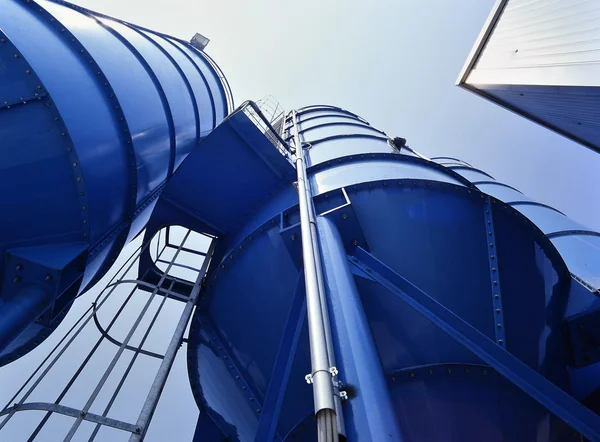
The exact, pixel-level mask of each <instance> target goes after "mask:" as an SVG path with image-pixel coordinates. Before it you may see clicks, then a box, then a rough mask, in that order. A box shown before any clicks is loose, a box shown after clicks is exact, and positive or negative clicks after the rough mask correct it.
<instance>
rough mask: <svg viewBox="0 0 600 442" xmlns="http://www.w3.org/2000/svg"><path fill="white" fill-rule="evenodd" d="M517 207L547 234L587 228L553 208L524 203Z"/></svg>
mask: <svg viewBox="0 0 600 442" xmlns="http://www.w3.org/2000/svg"><path fill="white" fill-rule="evenodd" d="M515 208H516V209H517V210H518V211H519V212H521V213H522V214H523V215H525V216H526V217H527V218H529V219H530V220H531V221H533V222H534V224H535V225H536V226H538V227H539V228H540V229H541V230H542V232H544V233H545V234H547V235H548V234H551V233H555V232H560V231H563V230H585V227H584V226H582V225H581V224H579V223H576V222H575V221H573V220H571V219H570V218H567V217H566V216H564V215H561V214H560V213H558V212H557V211H555V210H553V209H549V208H546V207H540V206H533V205H524V204H519V205H517V206H516V207H515Z"/></svg>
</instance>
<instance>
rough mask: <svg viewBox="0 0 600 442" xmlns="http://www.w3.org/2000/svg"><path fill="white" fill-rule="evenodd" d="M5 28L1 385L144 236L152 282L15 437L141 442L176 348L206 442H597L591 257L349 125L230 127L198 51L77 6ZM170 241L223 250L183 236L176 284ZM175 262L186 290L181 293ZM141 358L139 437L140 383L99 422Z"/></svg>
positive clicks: (9, 16)
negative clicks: (145, 361) (156, 345)
mask: <svg viewBox="0 0 600 442" xmlns="http://www.w3.org/2000/svg"><path fill="white" fill-rule="evenodd" d="M0 7H1V14H2V23H1V25H2V26H1V29H2V31H1V33H0V112H1V113H0V128H1V129H0V130H1V132H0V133H1V134H2V141H3V144H2V147H1V148H0V156H1V159H2V163H1V164H2V172H3V173H2V174H0V190H1V191H2V193H1V194H0V195H1V198H2V207H3V208H4V209H5V210H4V211H3V217H2V219H1V221H0V247H1V250H0V252H1V254H0V257H1V258H0V269H2V272H3V273H2V276H3V280H2V291H1V292H0V351H1V352H2V353H0V364H2V363H6V362H9V361H11V360H13V359H14V358H16V357H19V356H20V355H22V354H23V353H24V352H26V351H29V350H30V349H31V348H32V347H34V346H35V345H37V344H38V343H39V342H40V341H41V340H42V339H43V338H44V337H45V336H47V334H48V333H49V332H51V331H52V330H53V329H54V328H55V327H56V325H57V324H58V323H59V322H60V320H61V319H62V317H63V316H64V315H65V314H66V312H67V311H68V309H69V306H70V305H71V303H72V302H73V300H74V299H75V297H76V296H77V295H78V294H81V293H82V292H83V291H84V290H86V289H88V288H90V287H91V286H93V285H94V284H95V283H96V282H97V281H98V280H99V279H100V277H101V276H102V275H103V274H104V273H105V272H106V270H107V269H108V268H109V267H110V266H111V264H112V263H113V262H114V260H115V258H116V256H117V254H118V253H119V252H120V251H121V250H122V248H123V246H124V244H126V243H127V242H128V241H129V240H131V239H132V238H134V237H135V236H137V235H139V234H143V245H142V247H140V249H139V253H140V255H137V254H136V255H132V256H135V259H132V260H131V261H132V262H131V264H130V265H129V267H133V266H134V263H135V269H136V270H137V276H134V277H133V278H134V279H125V276H123V274H122V275H121V276H120V277H119V278H120V279H119V280H118V281H117V282H115V283H111V284H109V286H107V287H106V288H108V287H110V286H112V287H117V286H118V285H119V284H124V285H127V286H129V287H130V288H131V292H130V295H129V297H127V298H126V300H125V301H123V304H122V307H123V306H125V304H126V303H127V302H128V300H129V299H130V297H131V296H133V294H134V292H135V293H136V294H138V295H139V294H141V295H142V297H143V298H144V299H145V302H146V303H145V305H144V306H143V307H142V308H141V312H140V313H139V316H137V318H135V319H134V320H132V322H133V325H132V326H131V329H130V330H129V331H128V333H127V334H126V336H125V338H124V339H123V340H122V341H121V340H119V339H117V338H114V337H112V336H111V335H110V334H109V332H110V330H109V328H110V327H111V325H112V322H111V325H109V326H107V327H106V328H105V329H104V328H102V326H101V324H100V323H99V322H96V326H97V327H98V330H100V332H101V335H102V336H101V337H100V338H99V339H98V341H97V344H96V345H95V346H94V347H93V348H92V350H90V352H89V354H88V357H86V358H85V359H84V361H83V362H82V363H81V365H80V366H79V368H77V369H75V374H74V375H73V377H72V378H71V380H70V381H69V382H68V383H67V386H66V387H64V389H63V392H62V393H61V394H60V395H59V396H58V399H56V400H55V402H54V403H50V402H28V401H29V400H30V399H29V398H30V395H31V394H32V392H34V390H35V388H36V387H37V385H38V383H37V382H38V380H41V379H43V378H44V376H45V375H46V373H48V370H45V371H43V372H42V373H41V374H40V375H39V377H38V379H37V380H36V381H34V383H33V387H31V388H29V389H28V390H27V391H26V392H25V393H24V394H23V395H22V396H21V398H20V399H18V402H12V401H9V403H8V404H7V405H6V406H5V407H4V408H3V409H2V410H0V416H6V418H3V420H2V421H1V422H0V430H2V428H3V426H4V425H5V424H7V422H8V421H9V419H11V418H12V416H14V415H15V414H16V413H18V412H22V411H32V410H37V411H44V412H45V413H46V414H45V417H44V418H42V420H41V421H40V423H39V424H38V427H37V428H35V429H34V430H33V435H32V437H31V438H32V439H33V438H34V437H35V435H37V434H39V431H40V429H41V427H43V426H44V425H45V424H46V422H47V421H48V419H49V417H50V415H57V414H60V415H61V417H62V416H68V417H69V418H70V419H71V421H69V424H71V423H72V425H71V428H70V429H69V430H68V433H67V435H66V436H65V439H64V440H66V441H70V440H72V438H74V437H76V435H75V433H76V432H78V431H79V429H80V427H81V426H82V424H83V423H84V421H86V423H89V422H92V423H94V424H95V425H96V429H95V430H94V431H95V433H94V436H90V439H92V438H93V437H95V434H97V431H98V429H99V427H100V426H102V425H104V426H105V427H106V426H108V427H111V428H113V429H117V430H119V431H123V432H125V434H126V436H129V437H130V438H131V439H130V440H131V441H132V442H140V441H142V440H143V439H144V437H145V435H146V432H147V431H148V428H149V424H150V420H151V418H152V416H153V414H154V412H155V410H156V407H157V404H158V400H159V397H160V393H161V392H162V389H163V388H164V387H165V383H166V380H167V376H168V374H169V372H170V370H171V367H172V365H173V363H174V360H175V355H176V354H177V349H178V348H179V347H180V346H181V345H182V344H183V342H186V345H187V367H188V375H189V380H190V386H191V390H192V393H193V395H194V398H195V399H196V402H197V405H198V407H199V409H200V416H199V419H198V422H197V427H196V435H195V438H194V440H196V441H209V442H212V441H222V440H232V441H233V440H240V441H258V442H261V441H273V440H275V441H283V440H285V441H314V440H319V442H328V441H337V440H339V439H342V440H348V441H353V442H357V441H383V440H392V441H451V442H454V441H480V440H486V441H488V440H489V441H493V442H496V441H497V442H500V441H531V440H536V441H544V442H546V441H548V442H550V441H555V440H560V441H581V440H582V439H583V438H584V437H585V438H587V439H588V440H594V441H596V440H600V417H599V416H598V412H600V405H599V404H600V399H599V398H600V376H598V374H599V370H600V367H599V366H598V363H599V362H600V351H599V350H598V342H600V333H598V331H597V330H598V327H597V325H596V324H597V323H598V320H599V319H600V317H599V316H600V299H599V298H598V296H597V295H598V290H599V289H600V259H599V255H598V252H597V250H598V249H600V244H599V241H598V237H599V236H600V234H599V233H598V232H594V231H591V230H589V229H587V228H585V227H584V226H581V225H579V224H577V223H575V222H573V221H571V220H569V219H568V218H567V217H566V216H565V215H563V214H562V213H561V212H559V211H557V210H556V209H554V208H552V207H549V206H547V205H544V204H541V203H537V202H535V201H532V200H530V199H528V198H527V197H525V196H524V195H523V194H521V193H520V192H519V191H518V190H516V189H514V188H512V187H510V186H508V185H505V184H503V183H500V182H498V181H496V180H495V179H494V178H493V177H492V176H490V175H489V174H487V173H486V172H484V171H481V170H478V169H476V168H474V167H472V166H471V165H469V164H468V163H466V162H464V161H461V160H458V159H455V158H450V157H438V158H432V159H428V158H426V157H424V156H423V155H421V154H419V153H418V152H416V151H414V150H413V149H412V148H411V147H409V146H408V145H407V143H406V140H404V139H403V138H401V137H390V136H388V135H387V134H386V133H384V132H382V131H380V130H378V129H376V128H374V127H373V126H371V125H370V124H369V123H368V122H367V121H366V120H364V119H363V118H361V117H359V116H358V115H357V114H354V113H352V112H349V111H347V110H344V109H341V108H338V107H334V106H327V105H315V106H308V107H304V108H301V109H298V110H294V111H291V112H289V113H288V114H282V115H280V116H279V117H278V118H277V117H275V118H271V119H270V118H267V117H266V116H265V114H264V113H263V111H262V110H261V108H260V107H259V106H257V105H256V104H255V103H253V102H246V103H244V104H243V105H241V106H240V107H239V108H238V109H236V110H235V111H233V112H231V113H229V111H231V110H232V102H231V93H230V91H229V88H228V86H227V83H226V81H225V79H224V77H223V75H222V73H221V72H220V70H219V69H218V67H217V66H216V65H215V64H214V62H213V61H212V60H211V59H210V58H209V57H208V56H207V55H206V54H205V53H204V52H203V51H202V50H201V49H199V47H201V45H202V38H200V37H198V38H197V39H195V40H194V41H195V43H193V44H192V43H188V42H185V41H182V40H179V39H176V38H174V37H170V36H166V35H163V34H160V33H157V32H154V31H151V30H148V29H145V28H141V27H139V26H135V25H132V24H130V23H126V22H123V21H119V20H115V19H113V18H110V17H106V16H104V15H101V14H97V13H94V12H92V11H89V10H86V9H83V8H80V7H77V6H74V5H71V4H68V3H65V2H61V1H43V2H42V1H32V0H23V1H18V0H0ZM41 49H44V50H41ZM2 97H5V98H2ZM177 226H182V227H184V228H186V229H190V230H192V231H194V232H195V233H201V234H203V235H205V237H204V240H205V242H206V244H210V246H207V248H206V249H202V250H200V249H201V248H200V247H198V249H197V250H195V249H194V248H193V247H194V246H195V244H192V245H191V246H189V247H190V248H188V244H187V243H185V241H187V238H188V236H189V235H190V233H191V232H190V231H188V232H187V234H186V235H185V238H184V240H183V242H182V243H181V244H180V245H179V247H178V248H177V252H176V253H175V254H174V255H173V256H172V257H171V258H169V259H170V260H171V261H170V262H169V261H167V263H168V264H167V265H168V267H166V269H165V268H164V267H163V268H161V267H160V266H159V265H158V264H159V258H158V257H159V256H160V255H159V254H158V252H157V255H156V256H152V253H151V250H150V247H149V246H150V245H151V244H153V243H152V241H153V240H154V239H155V238H156V236H157V234H158V235H160V233H159V232H162V231H164V230H165V229H170V228H171V227H177ZM143 229H145V231H144V232H143V233H141V232H142V230H143ZM167 231H169V230H167ZM199 237H201V235H197V236H196V239H197V238H199ZM199 241H200V240H199ZM160 242H161V240H160V238H158V241H157V244H159V243H160ZM168 244H169V239H168V238H167V240H166V241H165V245H164V249H163V250H165V249H166V248H167V245H168ZM184 244H185V247H184ZM206 244H204V245H206ZM157 248H158V247H157ZM136 253H138V252H136ZM178 253H181V254H182V255H184V254H187V257H188V258H187V259H188V260H190V259H191V260H196V261H197V262H193V263H192V264H198V265H196V266H191V265H190V266H188V270H189V269H193V270H195V271H196V272H195V279H194V280H186V278H184V277H182V276H176V275H175V273H169V269H170V267H171V266H172V265H177V264H178V263H176V262H175V261H176V259H177V254H178ZM138 259H139V262H138ZM200 262H201V263H202V264H201V265H199V264H200ZM138 264H139V266H138ZM179 264H181V263H179ZM182 267H186V264H182ZM128 269H129V268H128ZM128 271H129V270H127V271H125V273H124V274H126V273H127V272H128ZM135 278H137V279H135ZM112 291H113V290H112V289H111V290H110V291H109V292H110V293H112ZM149 292H150V295H149V296H146V295H147V294H148V293H149ZM110 293H109V294H107V295H106V297H105V298H103V300H102V302H101V303H104V301H105V300H106V299H108V297H109V296H110ZM157 296H162V297H163V299H162V300H161V305H163V304H164V302H163V301H166V300H167V298H171V299H172V300H176V301H181V302H182V304H184V305H185V307H184V308H183V309H182V310H183V312H182V313H181V317H180V318H179V320H178V322H177V325H176V328H175V331H174V332H173V335H172V336H171V339H170V341H169V344H168V347H167V350H166V351H165V352H164V354H159V353H155V352H152V351H148V350H146V349H144V348H142V347H143V343H144V342H145V339H146V337H148V336H149V333H150V331H151V328H152V327H153V324H154V320H155V319H156V317H157V315H158V313H159V311H160V308H161V307H159V308H158V309H157V311H156V313H155V316H154V318H153V319H152V320H150V325H148V328H147V331H146V335H144V337H143V338H142V341H140V344H139V346H137V344H136V343H134V342H130V340H131V339H132V336H133V335H134V333H136V332H137V331H138V326H139V325H140V323H141V322H142V320H145V319H146V318H147V317H145V316H144V315H145V314H146V313H147V311H148V308H149V306H150V304H151V303H152V302H153V300H154V298H155V297H157ZM99 298H100V296H99V297H98V299H99ZM101 303H98V304H101ZM97 308H99V306H97V305H96V303H94V304H93V309H91V310H92V311H91V313H89V316H88V317H87V319H86V321H87V322H90V321H91V319H92V317H93V318H94V319H97V317H96V311H97ZM120 311H121V310H119V313H116V314H115V315H114V316H113V321H114V320H116V319H117V317H118V315H119V314H120ZM86 314H88V313H87V312H86V313H84V316H85V315H86ZM192 315H193V317H192ZM190 317H192V321H191V326H190V330H189V334H188V337H187V338H184V336H185V329H186V325H187V324H188V320H189V319H190ZM82 318H83V316H82ZM87 322H84V323H83V325H81V326H80V327H79V328H78V330H77V331H76V332H74V337H73V338H70V339H69V341H68V342H67V343H66V344H65V347H64V348H66V347H68V346H69V345H70V344H71V342H73V340H74V339H75V337H76V336H77V335H78V334H79V332H80V331H81V330H83V327H84V326H85V324H86V323H87ZM139 328H140V329H141V327H139ZM159 331H160V332H161V333H162V332H163V330H162V329H161V330H159ZM69 333H70V332H69ZM65 336H66V335H65ZM103 339H106V340H109V341H110V342H111V343H112V344H114V345H116V346H117V347H118V350H117V351H116V353H115V355H114V356H113V357H112V359H111V360H110V362H109V363H108V368H106V370H105V371H104V372H103V373H102V376H101V378H100V381H98V383H97V384H96V385H95V386H94V385H90V386H91V387H92V389H93V392H92V393H90V395H89V397H88V398H87V399H85V398H84V399H85V404H84V405H83V406H82V407H80V408H75V407H73V406H71V405H69V404H66V405H65V404H64V403H62V402H61V400H62V399H63V398H64V394H66V393H67V392H68V391H69V389H70V388H71V386H72V385H73V382H74V380H75V379H76V378H78V376H79V375H80V374H81V373H82V372H83V370H84V368H85V366H86V364H87V363H88V362H89V361H90V358H91V357H92V356H93V354H94V352H95V351H96V349H97V348H98V346H99V345H100V343H101V342H103ZM59 344H60V343H59ZM56 348H58V346H57V347H56ZM126 350H127V351H133V352H135V356H137V355H138V354H141V353H145V354H146V356H150V357H153V358H157V359H159V360H160V364H157V365H159V367H158V369H157V373H156V376H155V378H154V380H153V382H152V386H151V388H150V390H149V392H148V393H147V397H146V400H145V402H144V403H143V406H142V408H141V411H139V414H137V413H136V415H137V420H134V421H130V420H119V419H116V418H113V417H111V416H109V413H110V412H111V406H112V401H113V399H114V398H116V397H117V395H118V394H119V393H120V391H121V387H122V386H123V383H124V382H125V380H126V378H127V376H128V375H129V367H131V365H130V366H129V367H128V368H127V369H126V370H125V374H123V376H122V378H121V381H120V382H119V383H118V385H117V386H116V387H115V391H113V396H112V398H111V399H110V401H109V404H108V405H107V408H105V409H104V410H105V411H104V412H102V413H103V414H102V415H100V414H98V413H96V411H97V410H95V409H94V408H92V406H93V405H97V403H96V399H97V398H98V395H99V394H100V392H101V390H102V392H104V393H105V392H106V391H107V390H103V388H105V384H106V383H107V380H108V379H109V377H110V376H111V375H112V374H114V373H113V371H112V370H113V369H114V367H115V366H116V365H117V363H118V362H119V361H120V359H119V358H120V357H121V355H123V354H124V353H125V351H126ZM53 351H54V350H53ZM61 352H62V350H61ZM61 352H58V353H57V356H55V359H53V360H52V362H51V363H49V364H48V365H49V366H50V368H51V366H52V364H54V362H56V361H57V360H58V358H60V355H61ZM132 361H133V362H135V357H132V358H131V360H130V362H129V363H130V364H132ZM43 364H44V362H42V365H43ZM40 367H41V366H40ZM144 367H145V368H146V366H144ZM36 373H37V370H36V372H34V375H35V374H36ZM32 378H33V375H32ZM32 378H30V379H32ZM111 380H112V379H111ZM27 382H29V381H27ZM24 387H25V385H24V386H23V388H24ZM109 387H110V386H109ZM109 387H106V388H107V389H108V388H109ZM23 388H22V389H21V390H19V391H18V392H17V394H16V395H15V398H17V396H19V395H20V393H21V391H22V390H23ZM35 392H36V393H37V390H36V391H35ZM128 405H129V404H128ZM11 422H13V421H11ZM127 433H129V434H127ZM121 434H123V433H121ZM77 436H80V433H78V434H77Z"/></svg>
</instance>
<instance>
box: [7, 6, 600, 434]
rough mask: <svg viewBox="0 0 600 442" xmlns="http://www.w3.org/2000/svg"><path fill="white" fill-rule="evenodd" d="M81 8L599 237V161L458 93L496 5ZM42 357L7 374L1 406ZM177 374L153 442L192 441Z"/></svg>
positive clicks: (250, 89) (251, 95) (239, 97)
mask: <svg viewBox="0 0 600 442" xmlns="http://www.w3.org/2000/svg"><path fill="white" fill-rule="evenodd" d="M76 3H77V4H80V5H82V6H85V7H88V8H91V9H94V10H97V11H99V12H103V13H105V14H109V15H113V16H116V17H119V18H122V19H124V20H128V21H131V22H134V23H137V24H140V25H143V26H146V27H149V28H153V29H156V30H159V31H162V32H165V33H168V34H172V35H175V36H177V37H181V38H189V37H191V36H192V35H193V34H194V33H195V32H200V33H202V34H203V35H205V36H207V37H208V38H210V39H211V42H210V44H209V46H208V47H207V52H208V53H209V54H210V55H211V56H212V57H213V58H214V59H215V61H216V62H217V63H218V64H219V65H220V67H221V68H222V70H223V71H224V73H225V75H226V76H227V78H228V79H229V81H230V83H231V87H232V89H233V93H234V96H235V99H236V103H238V104H239V103H241V102H242V101H244V100H246V99H255V100H257V99H259V98H261V97H263V96H265V95H269V94H270V95H272V96H274V97H275V98H276V99H278V100H279V101H280V103H281V104H282V105H283V106H284V107H285V108H286V109H291V108H294V107H300V106H305V105H310V104H332V105H337V106H341V107H344V108H347V109H349V110H351V111H353V112H355V113H358V114H359V115H361V116H363V117H364V118H366V119H367V120H368V121H370V122H371V124H372V125H374V126H376V127H378V128H380V129H382V130H385V131H386V132H387V133H388V134H389V135H391V136H396V135H400V136H403V137H405V138H407V139H408V142H409V145H410V146H411V147H413V148H415V149H416V150H418V151H420V152H422V153H423V154H425V155H427V156H430V157H431V156H437V155H450V156H455V157H458V158H462V159H464V160H466V161H468V162H469V163H471V164H472V165H473V166H475V167H478V168H480V169H483V170H485V171H487V172H489V173H490V174H491V175H493V176H494V177H495V178H497V179H499V180H501V181H504V182H506V183H508V184H511V185H513V186H515V187H518V188H520V189H521V190H522V191H523V192H524V193H526V194H528V195H529V196H531V197H533V198H535V199H537V200H539V201H541V202H545V203H548V204H551V205H553V206H555V207H557V208H558V209H560V210H562V211H563V212H565V213H567V214H568V215H570V216H571V217H572V218H573V219H575V220H576V221H579V222H581V223H583V224H587V225H588V226H590V227H592V228H594V229H596V230H600V216H599V215H600V206H599V205H598V204H596V194H597V190H598V188H599V180H600V178H599V174H598V172H597V171H598V170H600V156H599V155H598V154H595V153H593V152H591V151H589V150H588V149H586V148H584V147H582V146H579V145H577V144H575V143H572V142H570V141H568V140H566V139H564V138H562V137H561V136H559V135H556V134H554V133H552V132H550V131H548V130H547V129H544V128H542V127H539V126H537V125H536V124H534V123H531V122H529V121H526V120H524V119H523V118H521V117H519V116H517V115H513V114H512V113H510V112H509V111H507V110H504V109H502V108H500V107H498V106H496V105H494V104H492V103H489V102H487V101H485V100H483V99H481V98H479V97H476V96H474V95H472V94H470V93H469V92H466V91H464V90H461V89H459V88H458V87H456V86H454V83H455V81H456V78H457V76H458V74H459V72H460V70H461V67H462V65H463V63H464V62H465V59H466V57H467V55H468V53H469V51H470V49H471V46H472V45H473V43H474V41H475V39H476V37H477V35H478V33H479V31H480V29H481V27H482V26H483V23H484V21H485V19H486V17H487V15H488V13H489V11H490V10H491V8H492V5H493V3H494V0H478V1H473V0H459V1H448V0H402V1H400V0H396V1H378V0H373V1H370V2H366V1H362V2H358V1H354V0H348V1H341V0H340V1H329V0H318V1H317V0H305V1H302V2H291V1H274V0H254V1H242V0H230V1H217V0H210V1H209V0H199V1H189V0H171V1H166V0H127V1H123V0H77V1H76ZM91 299H92V298H91V295H86V297H84V299H82V300H80V305H81V306H82V308H84V309H85V307H87V305H89V302H90V301H91ZM84 303H85V306H84V305H83V304H84ZM77 310H79V308H78V309H77ZM69 319H74V318H73V317H72V315H71V316H70V318H69ZM66 322H70V320H69V321H66ZM54 338H55V337H54V336H53V337H52V338H51V339H50V340H49V341H52V340H53V339H54ZM49 343H50V342H49ZM49 343H48V344H49ZM46 347H47V346H45V345H44V346H42V347H41V348H40V351H38V352H34V354H35V356H34V355H28V356H27V357H25V358H23V360H21V361H19V363H17V364H12V365H11V366H9V367H7V369H5V370H3V371H0V385H4V389H3V390H4V391H2V390H0V396H4V395H5V394H6V393H7V391H6V387H7V386H8V385H11V384H12V385H14V384H16V383H17V382H18V381H19V379H21V378H22V377H23V375H24V371H23V370H24V368H23V367H26V366H31V364H33V361H34V360H36V359H39V358H38V356H37V355H38V354H41V353H43V349H44V348H46ZM183 350H184V351H185V349H183ZM184 356H185V355H183V357H184ZM19 364H20V365H19ZM176 370H177V371H176V377H174V378H173V379H172V380H170V381H169V385H168V387H171V388H167V397H166V398H165V399H164V400H163V402H161V408H162V409H163V410H164V409H165V407H166V408H169V407H171V408H173V410H175V416H176V418H171V419H169V418H167V417H165V415H163V414H160V413H159V421H157V422H156V423H155V431H157V432H155V433H154V434H152V432H151V437H150V438H148V441H149V442H151V441H159V440H166V439H165V437H169V438H171V439H172V440H185V437H186V436H189V435H190V434H191V433H192V432H193V426H194V424H195V416H197V410H196V409H195V406H194V403H193V400H192V399H191V397H190V395H189V392H188V390H189V384H188V380H187V376H186V374H185V365H184V364H183V361H182V360H180V361H178V363H177V366H176ZM52 399H53V398H50V397H46V398H41V397H40V398H39V400H52ZM167 411H168V410H167ZM115 417H116V416H115ZM15 440H19V439H15Z"/></svg>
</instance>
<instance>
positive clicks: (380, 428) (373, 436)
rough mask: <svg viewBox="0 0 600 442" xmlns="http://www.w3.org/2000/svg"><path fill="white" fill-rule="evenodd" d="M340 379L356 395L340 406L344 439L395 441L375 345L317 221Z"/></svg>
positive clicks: (329, 225) (330, 235) (329, 237)
mask: <svg viewBox="0 0 600 442" xmlns="http://www.w3.org/2000/svg"><path fill="white" fill-rule="evenodd" d="M317 224H318V231H319V238H320V241H321V253H322V256H323V269H324V273H325V285H326V288H327V295H328V296H327V299H328V301H329V303H330V311H331V325H332V334H333V338H334V340H335V344H336V349H337V350H338V351H339V354H338V356H339V359H338V363H339V364H340V365H339V369H340V376H341V377H342V379H343V380H344V382H345V383H347V384H349V385H352V386H353V387H354V388H355V390H356V391H357V394H356V397H353V398H351V399H350V400H349V401H348V403H347V404H345V405H344V407H345V410H344V411H345V423H346V433H347V436H348V439H349V440H373V441H376V440H377V441H380V440H381V441H383V440H389V441H401V440H403V438H402V434H401V432H400V429H399V427H398V423H397V420H396V416H395V412H394V407H393V403H392V400H391V396H390V392H389V390H388V387H387V384H386V381H385V375H384V372H383V367H382V366H381V362H380V360H379V355H378V354H377V348H376V347H375V341H374V340H373V336H372V335H371V330H370V327H369V323H368V321H367V317H366V315H365V312H364V310H363V307H362V303H361V300H360V295H359V293H358V289H357V287H356V283H355V281H354V276H353V274H352V272H351V271H350V267H349V265H348V259H347V255H346V250H345V249H344V244H343V242H342V238H341V237H340V234H339V232H338V230H337V228H336V226H335V224H334V223H333V222H332V221H331V220H329V219H328V218H325V217H319V218H318V219H317Z"/></svg>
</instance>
